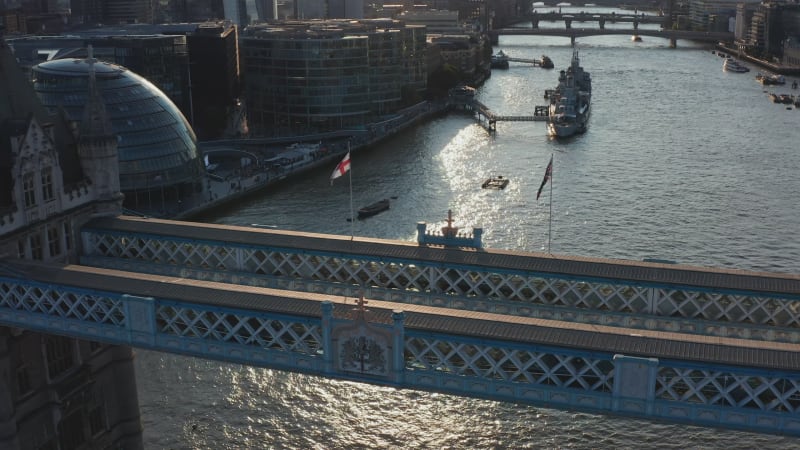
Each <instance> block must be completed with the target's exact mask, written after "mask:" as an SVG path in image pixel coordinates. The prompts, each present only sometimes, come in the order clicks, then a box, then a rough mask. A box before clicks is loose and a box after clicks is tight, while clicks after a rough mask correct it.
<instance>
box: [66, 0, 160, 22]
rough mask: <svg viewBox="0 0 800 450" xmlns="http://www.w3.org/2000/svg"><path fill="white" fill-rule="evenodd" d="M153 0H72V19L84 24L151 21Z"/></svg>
mask: <svg viewBox="0 0 800 450" xmlns="http://www.w3.org/2000/svg"><path fill="white" fill-rule="evenodd" d="M154 2H155V0H72V3H71V7H72V15H73V21H74V22H78V23H83V24H86V25H96V24H104V25H118V24H122V23H153V10H154V6H155V3H154Z"/></svg>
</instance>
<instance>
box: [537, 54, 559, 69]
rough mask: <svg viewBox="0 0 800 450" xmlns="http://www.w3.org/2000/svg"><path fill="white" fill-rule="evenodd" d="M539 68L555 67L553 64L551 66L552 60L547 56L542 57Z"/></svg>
mask: <svg viewBox="0 0 800 450" xmlns="http://www.w3.org/2000/svg"><path fill="white" fill-rule="evenodd" d="M539 66H541V68H542V69H552V68H553V67H555V64H553V60H552V59H550V57H549V56H547V55H542V59H541V61H540V62H539Z"/></svg>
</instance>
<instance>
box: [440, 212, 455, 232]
mask: <svg viewBox="0 0 800 450" xmlns="http://www.w3.org/2000/svg"><path fill="white" fill-rule="evenodd" d="M456 234H458V227H454V226H453V210H452V209H448V210H447V226H444V227H442V235H443V236H445V237H455V235H456Z"/></svg>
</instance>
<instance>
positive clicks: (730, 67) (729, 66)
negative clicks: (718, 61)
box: [722, 58, 750, 73]
mask: <svg viewBox="0 0 800 450" xmlns="http://www.w3.org/2000/svg"><path fill="white" fill-rule="evenodd" d="M722 70H724V71H726V72H736V73H744V72H750V69H749V68H748V67H746V66H744V65H742V64H740V63H739V62H738V61H736V60H735V59H733V58H725V62H723V63H722Z"/></svg>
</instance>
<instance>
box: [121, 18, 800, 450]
mask: <svg viewBox="0 0 800 450" xmlns="http://www.w3.org/2000/svg"><path fill="white" fill-rule="evenodd" d="M580 9H584V8H580ZM588 26H592V25H587V27H588ZM576 47H577V49H578V50H579V52H580V58H581V63H582V66H583V67H584V69H585V70H586V71H588V72H590V73H591V75H592V79H593V89H592V91H593V96H592V117H591V119H590V125H589V130H588V131H587V132H586V133H585V134H583V135H579V136H575V137H573V138H570V139H567V140H561V141H557V140H552V139H551V138H549V137H548V136H547V133H546V129H545V124H544V123H542V122H499V123H498V124H497V131H496V133H494V134H490V133H488V132H487V131H486V130H484V129H483V128H482V127H481V126H480V125H478V124H477V123H476V122H475V121H474V120H473V119H471V118H470V117H467V116H460V115H455V114H451V115H447V116H443V117H440V118H437V119H435V120H433V121H431V122H429V123H426V124H424V125H421V126H418V127H416V128H413V129H411V130H408V131H406V132H404V133H402V134H400V135H398V136H396V137H394V138H392V139H391V140H389V141H386V142H384V143H382V144H380V145H378V146H376V147H375V148H372V149H368V150H365V151H362V152H358V153H355V154H354V155H353V156H352V158H351V159H352V171H351V173H350V174H351V175H352V186H353V203H354V205H355V207H356V208H358V207H359V206H363V205H366V204H369V203H372V202H373V201H375V200H378V199H381V198H393V200H392V205H391V209H390V210H389V211H387V212H385V213H382V214H380V215H378V216H375V217H372V218H370V219H367V220H363V221H356V222H352V223H351V222H348V221H347V218H348V217H349V216H350V194H349V192H350V191H349V187H348V175H346V176H344V177H342V178H340V179H338V180H337V181H336V183H334V185H333V186H331V183H330V180H329V176H330V172H331V171H332V170H333V167H330V168H325V169H320V170H317V171H314V172H311V173H308V174H306V175H303V177H302V179H297V180H295V181H292V182H291V183H287V184H285V185H281V186H278V187H276V188H272V189H270V190H269V191H266V192H263V193H261V194H258V195H255V196H252V197H250V198H248V199H246V200H243V201H240V202H238V203H236V204H234V205H230V206H229V207H226V208H224V209H221V210H218V211H216V212H215V213H214V214H211V215H207V216H205V217H202V218H200V219H198V220H203V221H208V222H216V223H226V224H237V225H251V224H258V225H260V226H269V227H276V228H280V229H287V230H297V231H308V232H320V233H331V234H343V235H350V234H351V233H354V234H355V235H356V236H365V237H378V238H386V239H399V240H415V239H416V235H415V233H416V228H415V224H416V222H418V221H426V222H428V223H437V224H440V223H443V219H444V218H445V217H446V215H447V211H448V209H452V211H453V214H454V217H455V220H456V225H458V226H460V227H462V228H465V227H472V226H480V227H483V228H484V239H483V242H484V245H485V246H486V247H491V248H502V249H514V250H526V251H547V249H548V241H549V246H550V251H551V252H552V253H555V254H566V255H578V256H593V257H609V258H621V259H632V260H641V259H643V258H660V259H669V260H674V261H677V262H681V263H687V264H693V265H701V266H711V267H727V268H741V269H751V270H758V271H773V272H788V273H800V238H798V234H797V233H798V224H800V209H798V207H797V206H798V198H797V193H798V192H800V176H798V174H800V147H799V146H798V138H799V137H800V132H798V127H800V110H794V109H791V110H787V109H786V106H785V105H777V104H773V103H772V102H770V100H769V99H768V97H767V93H766V92H765V91H766V90H769V91H775V92H777V93H790V94H800V92H798V91H792V90H791V89H790V88H789V86H790V84H791V82H792V80H793V78H790V79H789V80H788V83H787V84H786V86H785V87H783V86H779V87H768V88H765V87H764V86H761V85H760V84H758V83H757V82H756V81H755V79H754V75H755V73H756V72H758V70H759V69H758V68H757V67H753V66H750V67H751V72H750V73H744V74H738V73H728V72H723V71H722V62H723V60H722V58H720V57H719V56H718V55H716V54H714V53H712V48H711V47H708V46H704V45H701V44H696V43H691V42H687V41H678V48H677V49H671V48H669V45H668V42H667V41H666V40H663V39H657V38H648V37H643V40H642V42H632V40H631V38H630V36H606V37H591V38H582V39H579V40H578V42H577V46H576ZM499 49H502V50H503V51H504V52H506V53H508V54H509V55H510V56H512V57H517V58H531V59H533V58H540V57H541V55H543V54H544V55H547V56H549V57H550V58H551V59H552V60H553V62H554V63H555V67H556V68H555V70H545V69H540V68H538V67H537V68H534V67H531V66H530V65H528V64H523V63H513V62H512V63H511V67H510V68H509V69H508V70H494V71H493V73H492V77H491V78H490V79H489V80H488V81H487V82H486V84H485V85H484V86H483V87H481V88H480V89H479V90H478V98H479V99H480V100H481V101H482V102H483V103H484V104H486V105H488V106H489V107H490V108H492V110H493V111H495V112H496V113H498V114H503V115H530V114H532V112H533V109H534V106H536V105H544V104H546V100H544V98H543V93H544V90H545V89H549V88H553V87H555V85H556V82H557V77H558V70H561V69H565V68H566V67H567V65H568V64H569V60H570V57H571V55H572V48H571V47H570V46H569V39H568V38H541V37H531V36H528V37H524V36H517V37H513V38H512V37H509V38H501V40H500V44H499V46H497V47H496V48H495V50H499ZM551 156H552V157H553V160H554V169H553V178H552V193H551V191H550V186H548V187H547V188H546V189H545V190H544V191H543V193H542V197H541V198H540V199H539V201H538V202H537V200H536V190H537V189H538V187H539V184H540V183H541V181H542V176H543V175H544V169H545V166H546V165H547V163H548V161H549V160H550V158H551ZM493 175H503V176H505V177H508V178H509V179H510V180H511V182H510V184H509V186H508V187H507V188H506V189H505V190H503V191H491V190H483V189H481V182H482V181H483V180H484V179H485V178H487V177H489V176H493ZM551 202H552V205H551ZM551 206H552V217H551V216H550V215H549V213H550V210H551ZM551 219H552V226H550V223H551ZM548 237H549V239H548ZM136 367H137V378H138V388H139V402H140V408H141V412H142V421H143V425H144V427H145V430H144V435H145V443H146V447H147V448H148V449H151V448H152V449H166V448H172V449H242V448H248V449H249V448H252V449H259V448H301V449H339V448H392V449H400V448H413V449H501V448H676V449H678V448H679V449H684V448H710V449H723V448H724V449H737V448H742V449H752V448H790V447H794V448H797V447H800V439H796V438H786V437H780V436H772V435H767V434H756V433H742V432H735V431H730V430H723V429H710V428H699V427H692V426H685V425H673V424H664V423H656V422H650V421H644V420H634V419H629V418H619V417H611V416H602V415H592V414H584V413H576V412H568V411H560V410H553V409H547V408H538V407H533V406H526V405H515V404H508V403H497V402H491V401H484V400H476V399H468V398H461V397H453V396H448V395H442V394H433V393H427V392H417V391H411V390H397V389H391V388H385V387H376V386H370V385H362V384H357V383H351V382H342V381H334V380H328V379H324V378H318V377H312V376H305V375H299V374H294V373H286V372H280V371H275V370H267V369H261V368H254V367H245V366H239V365H232V364H223V363H219V362H215V361H206V360H200V359H194V358H187V357H182V356H176V355H168V354H160V353H154V352H148V351H137V356H136Z"/></svg>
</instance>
